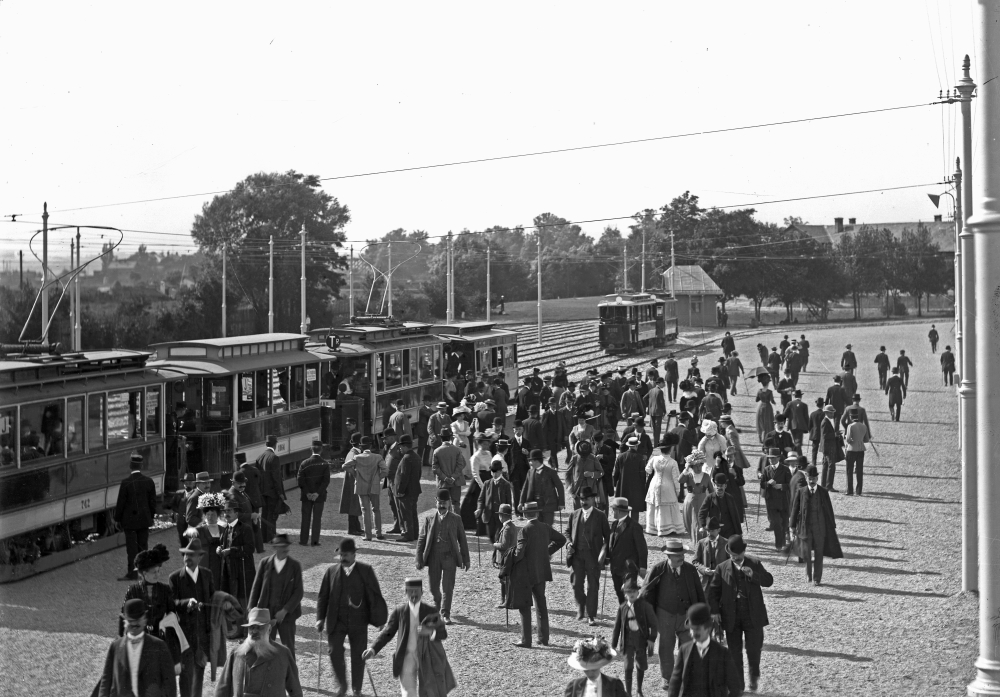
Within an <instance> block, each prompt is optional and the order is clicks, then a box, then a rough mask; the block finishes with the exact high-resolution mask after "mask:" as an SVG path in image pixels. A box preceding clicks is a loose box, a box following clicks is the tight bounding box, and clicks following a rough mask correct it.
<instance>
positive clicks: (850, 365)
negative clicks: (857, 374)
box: [840, 344, 858, 372]
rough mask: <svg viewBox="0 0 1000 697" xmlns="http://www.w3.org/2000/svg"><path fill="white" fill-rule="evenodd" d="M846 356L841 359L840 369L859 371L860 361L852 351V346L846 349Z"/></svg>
mask: <svg viewBox="0 0 1000 697" xmlns="http://www.w3.org/2000/svg"><path fill="white" fill-rule="evenodd" d="M845 349H846V350H845V351H844V355H842V356H841V357H840V367H841V369H842V370H850V371H852V372H853V371H855V370H857V369H858V359H857V356H855V355H854V351H852V350H851V345H850V344H848V345H847V346H846V347H845Z"/></svg>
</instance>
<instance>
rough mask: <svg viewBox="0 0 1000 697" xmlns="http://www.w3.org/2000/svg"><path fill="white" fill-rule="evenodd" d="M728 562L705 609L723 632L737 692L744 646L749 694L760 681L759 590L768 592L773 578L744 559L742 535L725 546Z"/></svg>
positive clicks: (762, 613) (763, 620)
mask: <svg viewBox="0 0 1000 697" xmlns="http://www.w3.org/2000/svg"><path fill="white" fill-rule="evenodd" d="M726 551H727V552H729V559H728V560H726V561H724V562H722V563H721V564H719V567H718V569H716V572H715V576H714V577H713V578H712V582H711V583H710V584H709V586H708V605H709V607H711V609H712V615H713V619H715V621H716V622H717V623H718V624H719V625H721V627H722V629H723V630H724V631H725V632H726V644H727V645H728V646H729V650H730V652H732V657H733V662H734V663H735V664H736V669H737V672H736V675H737V677H738V678H739V683H740V689H741V690H742V688H743V685H744V682H743V647H744V645H745V646H746V652H747V664H748V666H749V672H750V691H751V692H753V691H756V690H757V683H758V682H759V681H760V653H761V650H762V649H763V648H764V627H766V626H767V624H768V621H767V608H766V607H765V606H764V594H763V592H762V591H761V588H770V587H771V584H773V583H774V577H773V576H771V574H770V573H768V571H767V569H765V568H764V565H763V564H761V563H760V561H759V560H758V559H756V558H754V557H750V556H747V554H746V551H747V545H746V542H744V541H743V536H742V535H733V536H732V537H730V538H729V543H728V544H727V545H726Z"/></svg>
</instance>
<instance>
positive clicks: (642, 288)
mask: <svg viewBox="0 0 1000 697" xmlns="http://www.w3.org/2000/svg"><path fill="white" fill-rule="evenodd" d="M639 292H640V293H645V292H646V225H645V223H644V224H643V226H642V276H641V280H640V287H639Z"/></svg>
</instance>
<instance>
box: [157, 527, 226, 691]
mask: <svg viewBox="0 0 1000 697" xmlns="http://www.w3.org/2000/svg"><path fill="white" fill-rule="evenodd" d="M180 553H181V556H182V557H183V558H184V566H183V567H182V568H180V569H178V570H177V571H174V572H173V573H172V574H170V576H169V577H168V579H167V585H169V586H170V591H171V593H172V594H173V597H174V607H175V608H176V609H177V620H178V623H179V624H180V626H181V631H182V632H184V637H185V638H186V639H187V642H188V648H187V650H186V651H184V653H182V654H181V676H180V695H181V697H201V690H202V686H203V685H204V682H205V665H206V664H207V663H208V656H209V652H210V651H211V646H212V643H211V640H210V639H209V634H210V631H211V618H212V596H213V595H214V594H215V591H216V588H217V585H216V584H217V581H216V579H213V578H212V572H211V571H209V570H208V569H207V568H205V567H203V566H199V562H201V557H202V555H203V554H204V549H203V548H202V546H201V540H200V539H199V538H197V537H195V538H192V539H191V540H190V541H189V542H188V544H187V546H186V547H183V548H181V550H180Z"/></svg>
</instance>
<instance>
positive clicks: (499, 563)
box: [493, 503, 519, 608]
mask: <svg viewBox="0 0 1000 697" xmlns="http://www.w3.org/2000/svg"><path fill="white" fill-rule="evenodd" d="M513 517H514V507H513V506H511V505H510V504H507V503H502V504H500V510H499V513H498V518H499V520H500V530H499V531H498V532H497V539H496V541H495V542H494V543H493V566H494V567H495V568H497V569H505V566H506V564H505V562H506V560H507V556H508V555H511V556H513V554H514V545H516V544H517V535H518V532H519V528H518V527H517V526H516V525H514V520H513ZM499 578H500V604H499V605H497V608H502V607H506V602H507V586H508V584H509V583H510V576H509V575H507V574H506V573H505V572H502V573H501V574H499Z"/></svg>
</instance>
